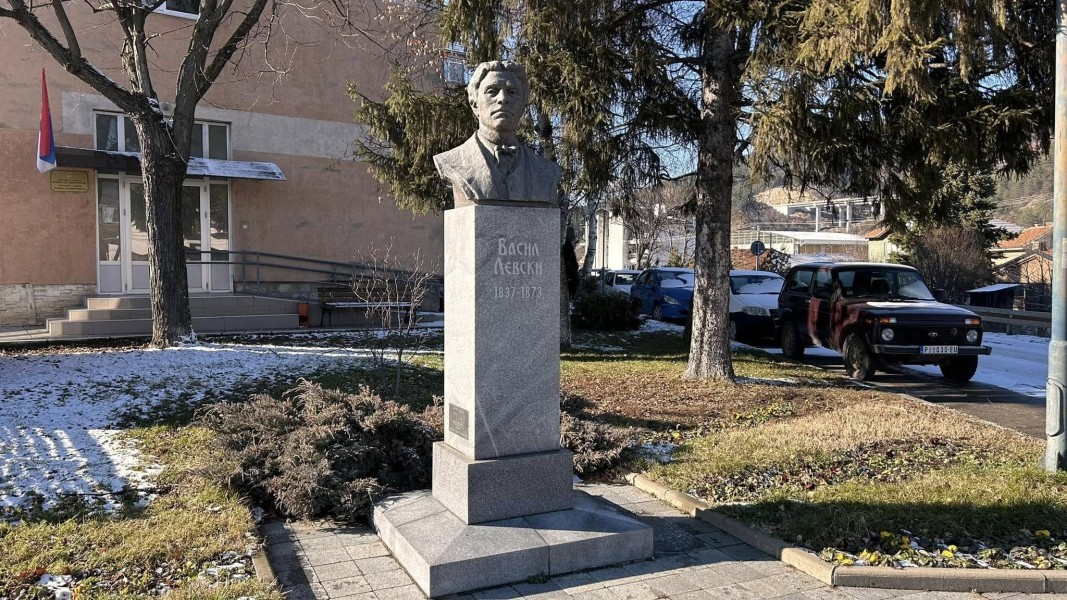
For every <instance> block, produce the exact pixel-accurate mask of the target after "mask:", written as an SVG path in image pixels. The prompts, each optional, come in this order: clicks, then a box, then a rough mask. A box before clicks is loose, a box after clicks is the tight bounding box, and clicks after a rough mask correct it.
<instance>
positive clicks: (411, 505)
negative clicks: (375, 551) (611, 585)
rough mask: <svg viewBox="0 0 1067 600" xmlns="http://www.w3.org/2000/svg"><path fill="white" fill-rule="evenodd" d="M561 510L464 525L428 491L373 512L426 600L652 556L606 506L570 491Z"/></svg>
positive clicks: (645, 536)
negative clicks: (568, 502)
mask: <svg viewBox="0 0 1067 600" xmlns="http://www.w3.org/2000/svg"><path fill="white" fill-rule="evenodd" d="M572 493H573V506H574V508H571V509H569V510H560V511H554V512H547V513H541V514H536V515H527V516H525V517H516V518H513V519H505V520H502V521H490V522H487V523H480V524H477V525H468V524H466V523H464V522H463V521H462V520H460V519H459V518H458V517H457V516H456V515H454V514H452V513H451V512H450V511H449V510H448V509H447V508H445V506H444V505H443V504H441V503H440V502H439V501H438V500H436V499H435V498H434V497H433V496H432V495H431V494H430V492H429V490H425V491H419V492H409V493H406V494H398V495H395V496H390V497H388V498H386V499H385V500H383V501H382V502H381V503H379V504H378V505H377V506H376V507H375V509H374V517H373V522H374V528H375V529H377V531H378V535H379V536H381V539H382V542H383V543H384V544H385V545H386V547H387V548H389V550H390V551H391V552H392V553H393V555H394V556H395V557H396V559H397V561H399V562H400V564H401V565H402V566H403V567H404V569H405V570H407V572H408V574H409V575H411V578H412V579H414V580H415V583H416V584H418V586H419V587H420V588H421V589H422V591H423V592H424V593H426V595H427V596H430V597H431V598H436V597H439V596H446V595H448V594H456V593H460V592H467V591H471V590H476V589H480V588H485V587H492V586H496V585H504V584H507V583H514V582H516V581H523V580H526V579H528V578H530V577H534V576H538V575H542V576H554V575H559V574H562V573H570V572H573V571H581V570H583V569H592V568H596V567H601V566H605V565H611V564H616V563H626V562H632V561H637V560H644V559H647V558H649V557H651V556H652V528H651V527H649V526H648V525H645V524H644V523H641V522H640V521H638V520H636V519H634V518H633V517H631V516H629V515H627V514H626V513H624V512H622V511H621V510H619V509H618V508H617V507H615V506H614V505H613V504H611V503H610V502H607V501H606V500H603V499H601V498H596V497H594V496H590V495H589V494H586V493H585V492H580V491H573V492H572Z"/></svg>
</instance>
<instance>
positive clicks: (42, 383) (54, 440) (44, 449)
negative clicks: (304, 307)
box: [0, 343, 369, 508]
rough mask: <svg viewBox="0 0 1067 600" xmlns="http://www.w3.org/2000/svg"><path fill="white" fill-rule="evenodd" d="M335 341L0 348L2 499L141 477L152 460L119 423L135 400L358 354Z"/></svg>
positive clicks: (0, 502) (9, 501) (91, 489)
mask: <svg viewBox="0 0 1067 600" xmlns="http://www.w3.org/2000/svg"><path fill="white" fill-rule="evenodd" d="M368 356H369V353H368V352H366V351H361V350H345V349H340V348H311V347H292V346H252V345H245V344H212V343H201V344H190V345H185V346H179V347H175V348H170V349H166V350H110V351H100V352H84V351H80V352H68V353H64V352H58V353H53V354H42V355H29V354H27V355H14V356H2V357H0V508H3V507H12V506H18V505H20V504H22V503H23V502H24V501H25V494H26V493H27V492H30V491H35V492H38V493H40V494H42V495H44V496H45V497H46V498H47V499H49V500H54V499H55V495H56V494H60V493H62V494H94V493H100V492H108V491H119V490H121V489H122V488H123V487H126V486H130V487H135V488H141V487H145V485H146V481H147V480H148V479H149V478H150V476H151V475H152V474H153V473H154V467H153V466H151V465H145V464H143V463H144V461H143V460H142V457H141V456H140V454H139V452H138V451H137V449H136V448H135V447H133V445H132V444H130V443H129V442H127V441H124V440H123V439H122V437H121V435H120V434H121V432H120V431H119V430H118V429H116V428H115V419H117V418H118V417H119V416H120V415H121V414H122V413H124V412H126V411H129V410H131V409H137V408H140V409H149V408H152V407H155V406H160V405H165V404H166V403H167V402H169V401H173V400H174V399H176V398H182V399H185V400H186V401H189V402H193V403H195V402H197V401H198V400H201V399H203V398H204V396H205V394H206V393H207V392H208V391H210V390H226V389H230V388H233V387H234V386H236V385H239V384H242V383H254V382H256V381H258V380H261V379H264V378H268V377H273V376H280V375H282V374H284V375H286V376H294V375H300V374H303V373H309V372H311V371H314V370H316V369H318V368H322V367H326V366H331V365H338V364H339V363H346V364H347V363H354V362H358V361H362V360H364V359H365V358H366V357H368Z"/></svg>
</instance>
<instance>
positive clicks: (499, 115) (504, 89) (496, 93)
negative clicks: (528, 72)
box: [473, 71, 524, 134]
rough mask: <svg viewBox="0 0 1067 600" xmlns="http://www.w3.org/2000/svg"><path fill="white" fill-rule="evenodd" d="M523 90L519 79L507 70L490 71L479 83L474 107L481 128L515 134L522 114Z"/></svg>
mask: <svg viewBox="0 0 1067 600" xmlns="http://www.w3.org/2000/svg"><path fill="white" fill-rule="evenodd" d="M522 102H523V98H522V90H521V88H520V87H519V81H518V79H517V78H516V77H515V76H514V75H512V74H511V73H508V72H506V71H490V72H489V73H488V74H486V76H485V77H484V78H483V79H482V81H481V82H480V83H479V84H478V101H477V104H476V105H475V106H474V107H473V108H474V114H475V116H477V117H478V123H479V124H480V126H481V128H484V129H489V130H491V131H497V132H500V133H507V134H514V133H515V132H516V131H517V130H518V128H519V118H520V117H521V116H522V109H523V108H524V107H523V106H522Z"/></svg>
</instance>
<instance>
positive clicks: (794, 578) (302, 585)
mask: <svg viewBox="0 0 1067 600" xmlns="http://www.w3.org/2000/svg"><path fill="white" fill-rule="evenodd" d="M578 488H579V489H581V490H583V491H585V492H587V493H589V494H591V495H594V496H602V497H604V498H606V499H608V500H610V501H612V502H614V503H615V504H618V505H619V506H620V507H621V508H623V509H625V510H627V511H629V512H630V513H632V514H633V515H634V516H635V517H636V518H637V519H638V520H640V521H642V522H644V523H646V524H648V525H650V526H651V527H652V530H653V534H654V547H653V560H649V561H641V562H636V563H631V564H627V565H615V566H611V567H607V568H603V569H595V570H591V571H586V572H581V573H571V574H567V575H561V576H556V577H551V578H541V579H537V580H531V581H527V582H520V583H515V584H512V585H507V586H500V587H496V588H492V589H487V590H480V591H476V592H474V593H472V594H464V595H459V596H451V597H449V598H448V600H513V599H518V598H528V599H532V600H764V599H771V598H773V599H777V600H886V599H890V598H907V599H908V600H981V599H986V600H1067V594H1017V593H1007V594H1005V593H986V594H974V593H959V592H917V591H914V590H890V589H879V588H854V587H844V586H838V587H830V586H827V585H824V584H823V583H821V582H820V581H818V580H817V579H815V578H814V577H811V576H809V575H807V574H806V573H803V572H802V571H799V570H797V569H795V568H793V567H791V566H789V565H787V564H785V563H783V562H781V561H778V560H775V559H773V558H771V557H770V556H768V555H766V554H764V553H762V552H760V551H759V550H756V549H755V548H753V547H751V546H748V545H746V544H743V543H741V542H740V541H739V540H738V539H737V538H734V537H732V536H730V535H728V534H726V533H725V532H723V531H721V530H719V529H717V528H715V527H714V526H712V525H710V524H708V523H705V522H704V521H700V520H698V519H694V518H691V517H689V516H687V515H685V514H683V513H681V512H679V511H677V510H675V509H674V508H672V507H670V506H669V505H667V504H664V503H661V502H659V501H658V500H655V499H654V498H653V497H652V496H651V495H649V494H646V493H645V492H642V491H641V490H638V489H637V488H635V487H632V486H629V485H608V484H596V485H584V484H583V485H580V486H578ZM261 531H262V534H263V536H264V538H265V540H266V544H267V546H266V550H267V556H268V558H269V560H270V563H271V566H272V568H273V569H274V572H275V576H276V577H277V578H278V582H279V585H280V586H281V588H282V591H284V592H285V593H286V597H287V599H288V600H423V599H424V598H425V596H424V595H423V594H422V592H421V591H420V590H419V589H418V587H417V586H415V584H414V582H413V581H412V579H411V578H410V577H408V575H407V573H406V572H404V570H403V569H402V568H401V567H400V564H399V563H397V562H396V560H394V559H393V557H392V556H390V555H389V553H388V551H387V550H386V549H385V547H384V545H382V543H381V542H380V541H379V540H378V536H377V535H376V534H375V533H374V531H373V530H371V529H370V528H369V527H339V526H337V525H335V524H332V523H326V522H297V523H280V522H275V523H269V524H267V525H265V526H264V527H263V528H262V530H261Z"/></svg>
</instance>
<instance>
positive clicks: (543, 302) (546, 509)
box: [373, 61, 652, 597]
mask: <svg viewBox="0 0 1067 600" xmlns="http://www.w3.org/2000/svg"><path fill="white" fill-rule="evenodd" d="M528 95H529V88H528V84H527V80H526V74H525V72H524V71H523V69H522V67H520V66H519V65H516V64H515V63H511V62H507V61H494V62H488V63H482V64H481V65H479V66H478V67H477V68H476V69H475V70H474V73H473V75H472V77H471V81H470V84H469V85H468V87H467V96H468V99H469V101H470V105H471V108H472V110H473V111H474V113H475V115H476V116H477V117H478V123H479V125H478V131H476V132H475V133H474V135H472V136H471V137H470V139H468V140H467V141H466V142H464V143H463V144H462V145H460V146H458V147H456V148H453V149H452V150H449V151H448V152H444V153H442V154H438V155H437V156H435V157H434V163H435V164H436V165H437V169H438V172H439V173H440V174H441V176H442V177H443V178H444V179H445V180H447V181H448V182H449V183H451V184H452V189H453V193H454V198H455V206H456V207H455V208H453V209H451V210H448V211H446V212H445V273H444V275H445V317H446V320H445V440H444V442H438V443H437V444H435V445H434V451H433V488H432V492H427V491H420V492H410V493H406V494H398V495H395V496H391V497H388V498H386V499H384V500H383V501H382V502H381V503H379V504H378V505H377V506H376V508H375V511H374V516H373V521H374V526H375V528H376V529H377V530H378V533H379V535H380V536H381V538H382V541H383V542H384V543H385V545H386V546H387V547H388V548H389V549H390V551H391V552H392V553H393V555H394V556H395V557H396V558H397V560H398V561H399V562H400V564H401V565H402V566H403V567H404V568H405V569H406V570H407V571H408V573H409V574H410V575H411V576H412V578H413V579H414V580H415V582H416V583H417V584H418V586H419V587H420V588H421V589H422V591H423V592H425V593H426V594H427V595H428V596H431V597H437V596H443V595H448V594H453V593H459V592H465V591H470V590H474V589H479V588H484V587H490V586H494V585H502V584H506V583H512V582H516V581H523V580H525V579H528V578H530V577H536V576H551V575H557V574H562V573H568V572H572V571H579V570H583V569H590V568H594V567H599V566H604V565H609V564H616V563H623V562H630V561H634V560H641V559H645V558H648V557H650V556H651V555H652V530H651V528H650V527H648V526H647V525H644V524H643V523H641V522H640V521H637V520H636V519H634V518H632V517H631V516H629V515H627V514H626V513H624V512H622V511H620V510H618V509H617V508H615V507H613V506H612V505H611V504H610V503H608V502H606V501H604V500H601V499H598V498H594V497H592V496H589V495H588V494H585V493H584V492H580V491H576V490H574V489H573V486H572V482H573V469H572V464H571V453H570V452H569V451H567V450H565V449H563V448H561V447H560V409H559V397H560V389H559V294H560V287H559V266H560V255H559V250H560V237H559V236H560V225H559V224H560V220H559V206H558V191H557V186H558V183H559V179H560V176H561V171H560V168H559V166H558V165H556V164H555V163H553V162H551V161H549V160H547V159H545V158H543V157H541V156H540V155H538V154H537V153H536V152H534V151H533V150H532V149H531V148H529V147H527V146H526V145H524V144H522V143H521V142H520V141H519V139H518V137H517V136H516V131H517V129H518V123H519V119H520V117H521V116H522V113H523V111H524V110H525V107H526V103H527V99H528Z"/></svg>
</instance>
